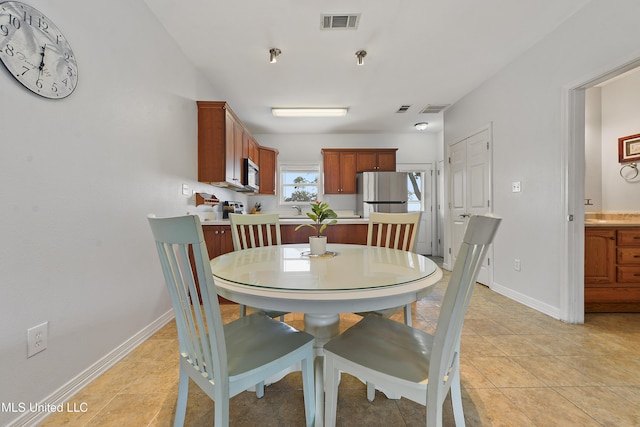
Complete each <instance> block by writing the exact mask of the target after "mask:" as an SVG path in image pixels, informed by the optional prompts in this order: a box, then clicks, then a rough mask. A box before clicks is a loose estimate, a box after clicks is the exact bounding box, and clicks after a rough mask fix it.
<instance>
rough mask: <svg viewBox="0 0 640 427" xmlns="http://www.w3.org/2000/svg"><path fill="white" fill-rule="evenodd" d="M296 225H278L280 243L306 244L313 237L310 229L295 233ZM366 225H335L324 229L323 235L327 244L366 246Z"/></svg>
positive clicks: (302, 229) (305, 228) (304, 228)
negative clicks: (280, 237)
mask: <svg viewBox="0 0 640 427" xmlns="http://www.w3.org/2000/svg"><path fill="white" fill-rule="evenodd" d="M297 226H298V225H297V224H280V234H281V236H282V243H283V244H288V243H308V242H309V236H313V235H315V232H316V231H315V230H314V229H313V228H311V227H302V228H301V229H300V230H298V231H295V230H296V227H297ZM367 227H368V225H367V224H336V225H331V226H329V227H327V228H325V230H324V232H323V233H322V234H323V235H325V236H327V243H329V244H331V243H348V244H354V245H366V244H367Z"/></svg>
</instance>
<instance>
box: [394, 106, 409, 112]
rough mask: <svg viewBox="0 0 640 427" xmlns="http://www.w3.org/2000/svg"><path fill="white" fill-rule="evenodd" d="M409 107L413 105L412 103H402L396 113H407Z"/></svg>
mask: <svg viewBox="0 0 640 427" xmlns="http://www.w3.org/2000/svg"><path fill="white" fill-rule="evenodd" d="M409 107H411V105H401V106H400V108H398V111H396V113H406V112H407V110H408V109H409Z"/></svg>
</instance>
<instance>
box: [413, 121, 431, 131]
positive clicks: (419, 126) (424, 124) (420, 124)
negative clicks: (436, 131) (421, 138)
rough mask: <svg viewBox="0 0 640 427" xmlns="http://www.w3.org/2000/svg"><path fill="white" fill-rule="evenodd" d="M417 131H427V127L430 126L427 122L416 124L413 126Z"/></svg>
mask: <svg viewBox="0 0 640 427" xmlns="http://www.w3.org/2000/svg"><path fill="white" fill-rule="evenodd" d="M413 126H414V127H415V128H416V129H418V130H425V129H426V128H427V126H429V123H427V122H420V123H416V124H415V125H413Z"/></svg>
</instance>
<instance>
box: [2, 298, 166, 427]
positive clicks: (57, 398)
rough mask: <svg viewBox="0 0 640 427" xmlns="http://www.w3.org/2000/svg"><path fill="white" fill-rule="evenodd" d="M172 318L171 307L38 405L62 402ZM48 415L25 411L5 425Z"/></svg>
mask: <svg viewBox="0 0 640 427" xmlns="http://www.w3.org/2000/svg"><path fill="white" fill-rule="evenodd" d="M173 318H174V314H173V309H171V310H169V311H167V312H166V313H165V314H163V315H162V316H160V317H159V318H157V319H156V320H154V321H153V322H152V323H150V324H149V325H147V326H146V327H145V328H143V329H142V330H141V331H140V332H138V333H137V334H135V335H134V336H132V337H131V338H129V339H128V340H127V341H125V342H124V343H122V344H121V345H120V346H118V347H117V348H115V349H114V350H113V351H111V352H110V353H108V354H107V355H105V356H104V357H103V358H102V359H100V360H98V361H97V362H96V363H94V364H93V365H91V366H90V367H88V368H87V369H85V370H84V371H83V372H81V373H80V374H78V375H77V376H76V377H75V378H73V379H71V380H70V381H69V382H67V383H66V384H65V385H63V386H62V387H60V388H59V389H58V390H56V391H54V392H53V393H51V394H50V395H49V396H47V397H46V398H44V399H43V400H42V401H41V402H39V405H45V406H46V407H51V406H58V405H62V404H64V403H65V402H66V401H67V400H68V399H69V398H71V397H72V396H73V395H74V394H76V393H77V392H79V391H80V390H81V389H82V388H84V387H85V386H86V385H87V384H89V383H90V382H91V381H93V380H95V379H96V378H98V377H99V376H100V375H102V374H104V373H105V372H106V371H107V370H108V369H109V368H111V367H112V366H113V365H115V364H116V363H118V362H119V361H120V360H122V359H123V358H124V357H125V356H126V355H128V354H129V353H131V352H132V351H133V350H134V349H135V348H136V347H138V346H139V345H140V344H142V343H143V342H144V341H146V340H147V339H148V338H150V337H151V336H152V335H153V334H155V333H156V332H158V331H159V330H160V329H162V327H163V326H164V325H166V324H167V323H169V322H170V321H171V319H173ZM47 415H49V413H48V412H43V411H39V412H25V413H24V414H22V415H21V416H19V417H18V418H17V419H15V420H13V421H12V422H10V423H9V424H8V425H7V427H23V426H25V427H26V426H29V427H31V426H34V427H35V426H37V425H38V423H40V422H41V421H42V420H43V419H45V418H46V417H47Z"/></svg>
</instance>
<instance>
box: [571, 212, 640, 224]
mask: <svg viewBox="0 0 640 427" xmlns="http://www.w3.org/2000/svg"><path fill="white" fill-rule="evenodd" d="M584 226H585V227H640V214H637V213H586V214H585V215H584Z"/></svg>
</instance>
